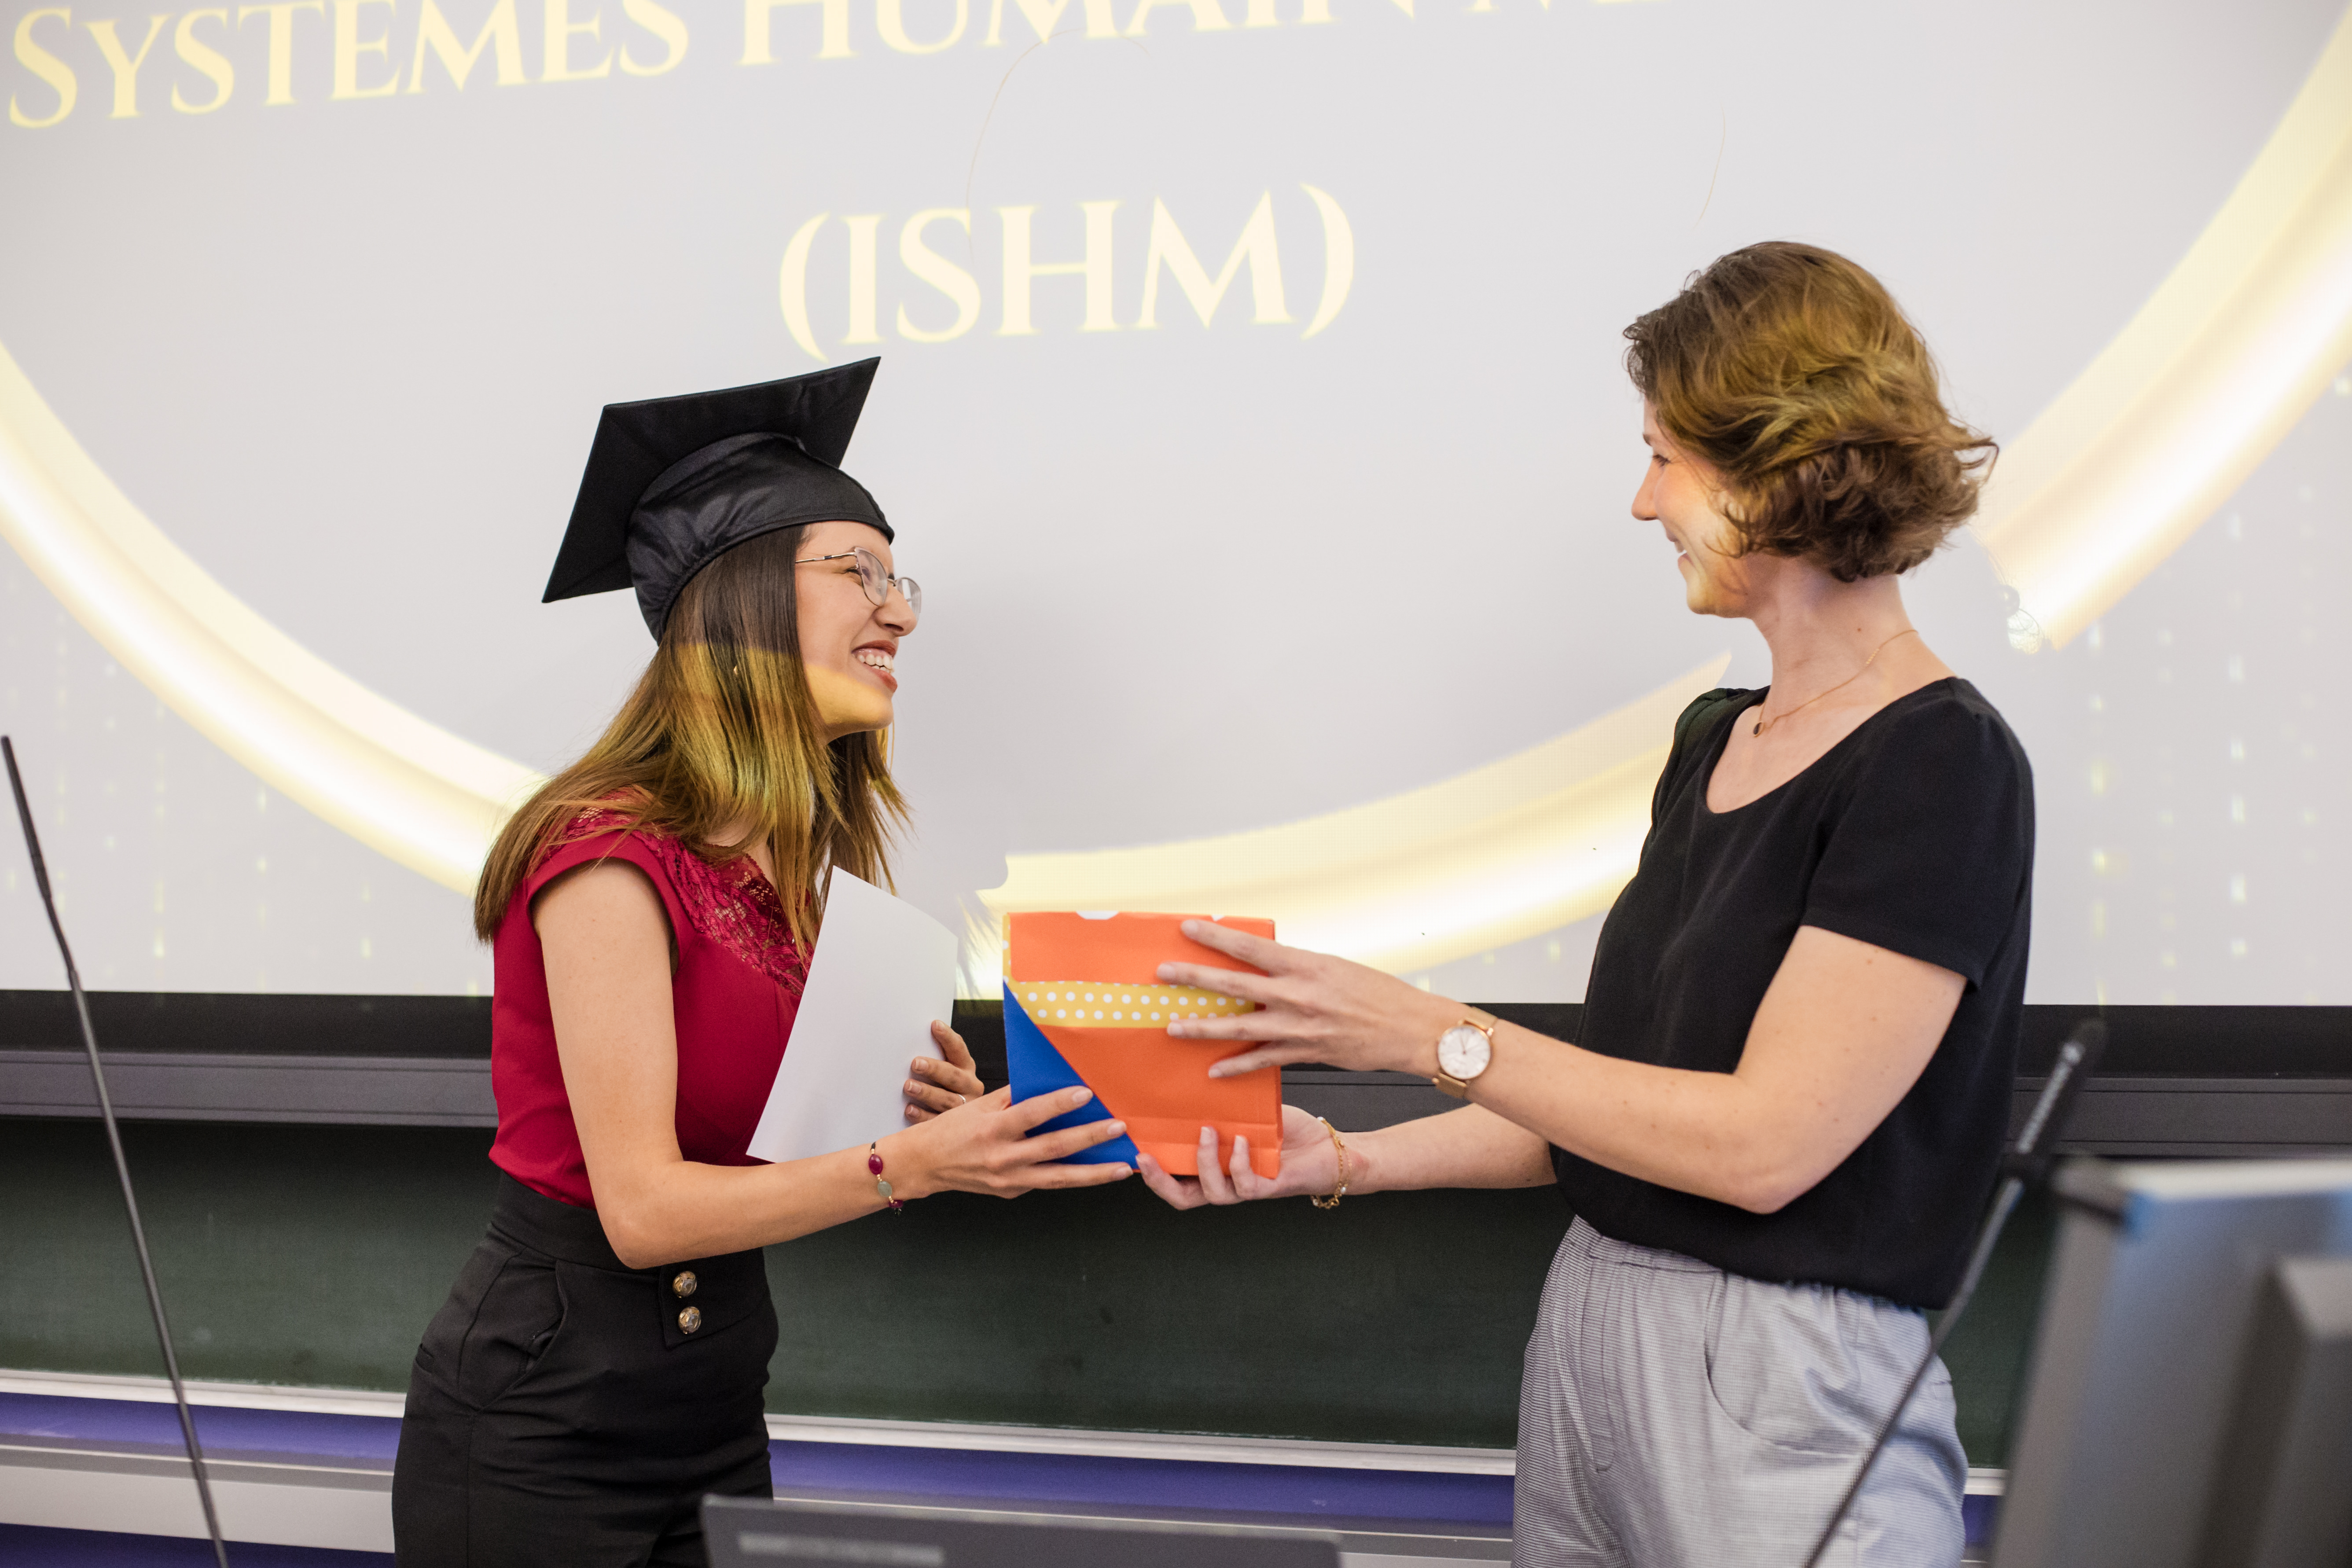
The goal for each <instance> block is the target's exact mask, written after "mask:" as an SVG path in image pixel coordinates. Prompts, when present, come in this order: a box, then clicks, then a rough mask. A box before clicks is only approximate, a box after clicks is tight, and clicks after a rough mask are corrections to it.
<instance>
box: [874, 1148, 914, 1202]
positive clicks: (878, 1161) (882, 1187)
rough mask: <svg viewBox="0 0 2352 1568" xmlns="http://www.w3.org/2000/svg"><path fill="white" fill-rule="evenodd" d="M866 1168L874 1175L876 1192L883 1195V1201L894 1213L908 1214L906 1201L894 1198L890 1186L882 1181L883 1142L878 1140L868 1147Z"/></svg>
mask: <svg viewBox="0 0 2352 1568" xmlns="http://www.w3.org/2000/svg"><path fill="white" fill-rule="evenodd" d="M866 1169H867V1170H869V1171H871V1172H873V1173H874V1190H875V1191H876V1192H877V1193H880V1194H882V1201H883V1202H884V1203H886V1204H888V1205H890V1208H891V1211H892V1212H893V1213H896V1214H904V1213H906V1212H907V1204H906V1200H905V1199H903V1198H894V1197H892V1196H891V1195H890V1184H889V1183H887V1182H886V1181H884V1180H883V1179H882V1141H881V1140H880V1139H878V1138H877V1139H876V1140H875V1141H874V1142H871V1143H868V1144H867V1145H866Z"/></svg>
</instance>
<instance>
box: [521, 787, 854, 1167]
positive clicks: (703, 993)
mask: <svg viewBox="0 0 2352 1568" xmlns="http://www.w3.org/2000/svg"><path fill="white" fill-rule="evenodd" d="M620 820H621V819H620V818H619V817H618V816H614V815H613V814H611V813H607V812H600V813H594V814H592V815H590V816H583V817H581V818H579V819H578V820H576V821H574V822H573V823H572V826H571V829H570V830H569V831H568V833H567V834H566V836H565V838H564V841H563V842H562V843H561V844H559V845H558V846H557V847H556V848H555V849H554V850H553V851H552V852H551V853H550V854H549V855H548V856H547V858H545V859H543V860H542V861H541V863H540V865H539V867H538V868H537V869H536V870H534V871H533V872H532V873H531V874H530V876H529V877H527V878H525V879H523V883H522V885H521V886H520V888H518V889H515V896H514V900H513V901H512V902H511V903H509V905H508V906H507V913H506V920H505V921H504V922H503V923H502V924H501V925H500V926H499V934H498V937H497V939H496V941H495V942H493V943H492V945H491V954H492V959H493V963H494V964H495V967H496V975H497V981H496V987H495V989H494V991H493V993H492V995H491V1000H490V1087H491V1089H492V1091H493V1092H494V1093H495V1094H496V1095H497V1097H498V1102H499V1133H498V1138H497V1140H496V1141H495V1142H493V1143H492V1144H491V1145H490V1159H491V1161H492V1163H495V1164H497V1165H498V1166H499V1169H501V1170H503V1171H505V1172H506V1173H508V1174H509V1175H510V1176H512V1177H514V1179H515V1180H517V1181H519V1182H520V1183H522V1184H524V1185H525V1186H527V1187H530V1189H531V1190H532V1191H534V1192H537V1193H542V1194H546V1195H547V1196H548V1197H551V1198H554V1199H556V1200H558V1201H559V1202H562V1203H567V1204H572V1205H577V1206H579V1207H582V1208H594V1207H595V1206H596V1200H595V1194H593V1193H592V1192H591V1191H590V1190H589V1186H588V1164H587V1162H586V1160H585V1159H584V1158H583V1157H582V1154H581V1152H580V1133H579V1130H578V1129H577V1128H576V1127H575V1126H574V1125H573V1124H572V1101H571V1100H570V1099H569V1097H567V1096H566V1095H565V1093H564V1090H563V1068H562V1063H561V1062H560V1061H559V1060H558V1058H557V1057H556V1052H555V1026H554V1023H553V1021H552V1019H551V1016H550V1014H549V1010H548V1001H547V962H546V955H545V953H544V952H542V951H541V947H540V943H539V932H538V931H536V930H534V929H533V928H532V926H531V923H530V900H531V899H532V898H533V897H534V896H536V895H537V894H538V892H539V890H540V889H541V888H544V887H545V886H547V884H548V883H549V882H550V881H551V880H552V879H555V878H556V877H559V876H561V875H562V873H564V872H566V871H568V870H571V869H572V868H573V867H575V866H581V865H585V864H587V863H589V862H592V861H596V860H604V859H614V860H626V861H628V862H629V863H630V864H631V865H633V866H635V867H637V868H640V869H641V870H643V871H644V872H645V873H646V876H647V877H649V878H651V879H653V884H654V887H655V889H656V891H658V892H659V893H660V894H661V900H662V907H663V908H664V909H665V910H667V911H668V913H669V927H670V931H671V933H672V935H673V936H674V937H675V938H676V940H677V971H676V973H673V974H672V975H671V976H670V994H671V997H672V1006H673V1009H674V1012H675V1016H676V1018H677V1145H678V1148H679V1150H680V1151H681V1152H684V1154H685V1155H686V1157H687V1158H688V1159H689V1160H693V1161H696V1162H698V1163H703V1164H709V1165H755V1164H758V1163H759V1162H758V1161H756V1160H754V1159H752V1158H751V1156H750V1155H748V1154H746V1153H745V1152H743V1149H744V1145H745V1144H747V1143H749V1142H751V1131H752V1129H753V1128H754V1127H756V1126H758V1125H759V1121H760V1112H761V1109H762V1108H763V1107H764V1106H765V1105H766V1104H767V1100H768V1089H769V1088H770V1086H771V1085H772V1084H773V1083H774V1082H775V1079H776V1068H777V1065H778V1064H779V1063H781V1062H782V1060H783V1057H784V1042H785V1041H786V1040H787V1039H788V1038H789V1037H791V1035H792V1032H793V1015H794V1014H795V1013H797V1012H798V1011H799V1008H800V996H801V986H802V984H803V981H804V980H805V979H806V978H807V974H808V963H807V961H806V960H805V959H804V958H803V956H802V954H801V952H800V950H799V949H798V948H797V947H795V946H794V945H793V940H792V934H791V931H790V929H789V928H788V927H787V926H786V924H785V921H784V909H783V905H782V901H781V900H778V898H777V896H776V890H775V889H773V888H772V887H771V886H770V885H769V883H768V879H767V878H765V877H764V876H762V875H761V873H760V868H759V867H758V866H756V865H754V864H753V863H752V861H751V858H749V857H748V856H747V857H745V858H740V859H738V860H734V861H731V862H730V863H729V864H727V865H725V866H713V865H711V864H710V863H709V861H707V860H704V859H703V858H701V857H700V856H698V855H697V854H695V853H694V852H693V851H692V850H690V849H688V848H687V847H686V846H684V845H683V844H680V843H678V842H677V840H676V839H674V838H666V837H661V836H659V835H657V834H653V833H648V832H644V831H636V832H616V831H614V827H615V826H617V824H618V823H619V822H620Z"/></svg>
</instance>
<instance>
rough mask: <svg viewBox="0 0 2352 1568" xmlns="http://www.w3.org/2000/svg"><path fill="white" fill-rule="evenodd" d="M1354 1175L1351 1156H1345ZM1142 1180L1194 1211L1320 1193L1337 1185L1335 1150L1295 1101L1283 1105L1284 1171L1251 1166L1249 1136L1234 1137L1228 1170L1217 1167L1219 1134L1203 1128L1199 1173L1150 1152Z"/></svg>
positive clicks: (1174, 1203) (1318, 1124)
mask: <svg viewBox="0 0 2352 1568" xmlns="http://www.w3.org/2000/svg"><path fill="white" fill-rule="evenodd" d="M1355 1164H1356V1158H1355V1156H1352V1155H1351V1156H1350V1157H1349V1174H1350V1176H1351V1177H1352V1176H1353V1174H1354V1167H1355ZM1140 1169H1141V1172H1142V1175H1143V1184H1144V1185H1145V1186H1147V1187H1150V1189H1151V1190H1152V1191H1153V1192H1155V1193H1158V1194H1160V1196H1161V1197H1162V1198H1165V1199H1166V1200H1167V1201H1168V1205H1169V1206H1170V1207H1171V1208H1180V1209H1196V1208H1199V1207H1200V1206H1201V1205H1202V1204H1245V1203H1249V1202H1251V1201H1253V1200H1255V1199H1257V1198H1287V1197H1297V1196H1299V1195H1301V1194H1306V1195H1311V1196H1318V1197H1319V1196H1320V1195H1322V1194H1325V1193H1328V1192H1330V1191H1331V1190H1333V1189H1334V1188H1336V1187H1337V1186H1339V1152H1338V1151H1337V1150H1335V1149H1334V1148H1332V1146H1331V1134H1330V1133H1328V1132H1327V1131H1324V1128H1323V1123H1321V1122H1320V1121H1317V1120H1316V1119H1315V1118H1313V1117H1312V1116H1309V1115H1307V1112H1305V1111H1303V1110H1299V1109H1298V1107H1297V1106H1295V1105H1286V1106H1284V1107H1283V1108H1282V1174H1280V1175H1278V1176H1276V1177H1274V1178H1272V1179H1271V1180H1268V1179H1267V1178H1266V1177H1264V1176H1261V1175H1259V1174H1258V1173H1256V1172H1255V1171H1254V1170H1252V1169H1250V1152H1249V1140H1248V1139H1247V1138H1244V1137H1241V1136H1238V1135H1236V1136H1235V1137H1234V1158H1233V1163H1232V1166H1231V1168H1230V1169H1227V1170H1223V1171H1220V1170H1218V1169H1217V1134H1216V1131H1215V1129H1213V1128H1209V1127H1203V1128H1202V1129H1201V1173H1200V1174H1199V1175H1197V1176H1173V1175H1171V1174H1169V1173H1168V1171H1167V1169H1166V1168H1165V1167H1164V1166H1162V1165H1161V1164H1160V1162H1159V1161H1157V1160H1155V1159H1153V1158H1152V1157H1151V1156H1150V1155H1149V1154H1146V1155H1144V1156H1142V1161H1141V1166H1140Z"/></svg>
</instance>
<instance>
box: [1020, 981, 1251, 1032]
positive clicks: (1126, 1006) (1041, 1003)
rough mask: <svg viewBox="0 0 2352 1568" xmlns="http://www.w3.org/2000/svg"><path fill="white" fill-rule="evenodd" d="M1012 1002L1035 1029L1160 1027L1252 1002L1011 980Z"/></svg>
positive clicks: (1165, 990)
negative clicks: (1013, 1001) (1179, 1019)
mask: <svg viewBox="0 0 2352 1568" xmlns="http://www.w3.org/2000/svg"><path fill="white" fill-rule="evenodd" d="M1008 984H1010V985H1011V987H1012V991H1013V999H1014V1000H1016V1001H1017V1002H1019V1003H1020V1004H1021V1005H1022V1008H1023V1010H1024V1011H1025V1012H1026V1013H1027V1014H1028V1015H1029V1016H1030V1018H1031V1019H1032V1020H1033V1021H1034V1022H1035V1023H1036V1024H1037V1026H1039V1027H1040V1028H1045V1027H1051V1026H1058V1027H1061V1028H1065V1029H1076V1028H1087V1029H1165V1028H1166V1027H1167V1026H1169V1024H1170V1023H1171V1021H1173V1020H1175V1019H1178V1018H1231V1017H1235V1016H1239V1015H1241V1014H1244V1013H1254V1012H1255V1011H1256V1010H1257V1004H1256V1003H1255V1002H1244V1001H1243V1000H1242V999H1241V998H1240V997H1238V996H1221V995H1219V994H1216V993H1215V992H1213V991H1197V990H1193V989H1191V988H1189V987H1187V986H1182V985H1106V984H1102V983H1101V982H1099V981H1089V980H1015V981H1012V982H1009V983H1008Z"/></svg>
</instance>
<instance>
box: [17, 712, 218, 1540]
mask: <svg viewBox="0 0 2352 1568" xmlns="http://www.w3.org/2000/svg"><path fill="white" fill-rule="evenodd" d="M0 757H5V759H6V760H7V763H8V787H9V788H10V789H11V790H13V791H14V792H15V793H16V820H17V821H18V822H20V823H22V824H23V825H24V828H25V848H26V852H27V853H29V854H30V855H31V856H32V858H33V882H34V885H35V886H36V887H37V888H39V889H40V890H41V904H42V907H43V908H45V909H47V910H48V912H49V930H50V931H53V932H55V933H56V935H57V939H58V953H59V955H60V956H62V957H63V958H64V959H65V961H66V984H68V986H70V987H71V988H72V990H73V999H74V1012H75V1014H76V1016H79V1018H80V1020H81V1043H82V1046H83V1047H84V1048H85V1049H87V1050H88V1051H89V1076H90V1079H91V1081H92V1082H94V1083H95V1084H97V1086H98V1114H99V1118H100V1121H104V1122H105V1123H106V1142H107V1143H108V1144H109V1146H110V1147H111V1148H112V1149H113V1151H114V1173H115V1175H116V1176H117V1177H119V1178H121V1183H122V1206H123V1209H124V1210H125V1211H126V1212H127V1213H128V1214H129V1215H131V1246H132V1247H134V1248H135V1249H136V1250H137V1251H138V1254H139V1276H140V1278H141V1279H144V1280H145V1281H146V1282H147V1309H148V1310H149V1311H150V1312H152V1313H153V1314H154V1318H155V1342H156V1343H157V1344H159V1345H161V1346H163V1370H164V1371H165V1372H166V1373H170V1374H171V1379H172V1402H173V1404H174V1405H177V1406H178V1407H179V1411H180V1436H181V1437H182V1439H183V1440H184V1441H185V1442H186V1444H187V1447H188V1468H190V1469H192V1470H194V1472H195V1477H196V1497H197V1500H199V1501H201V1502H202V1503H203V1504H204V1507H205V1531H208V1532H209V1533H210V1534H211V1536H212V1542H213V1561H214V1562H215V1563H216V1564H218V1568H228V1546H227V1544H226V1542H223V1541H222V1539H221V1527H220V1515H219V1513H218V1512H216V1511H215V1510H214V1508H213V1487H212V1481H211V1479H209V1478H207V1477H206V1476H205V1455H204V1450H203V1449H202V1448H201V1447H198V1445H197V1443H196V1418H195V1415H194V1413H193V1412H192V1411H190V1410H189V1408H188V1391H187V1389H186V1388H185V1387H184V1385H183V1384H181V1382H180V1358H179V1357H178V1356H177V1355H176V1354H174V1353H173V1350H172V1330H171V1327H170V1325H169V1324H168V1323H167V1322H166V1321H164V1317H163V1291H162V1290H160V1289H157V1288H156V1285H155V1265H154V1263H153V1261H152V1259H150V1258H148V1256H147V1227H146V1226H143V1225H142V1224H140V1223H139V1199H138V1197H137V1195H136V1194H133V1193H132V1192H131V1163H130V1162H129V1161H128V1160H126V1159H124V1158H123V1155H122V1133H121V1129H119V1128H117V1127H116V1126H115V1124H114V1100H113V1099H112V1098H111V1097H110V1095H108V1093H107V1092H106V1069H105V1068H103V1067H101V1066H100V1065H99V1060H98V1031H96V1030H95V1029H93V1028H91V1027H90V1023H89V997H88V996H86V995H85V994H83V993H82V988H81V971H79V969H76V968H75V967H74V959H73V949H72V948H70V947H68V946H67V945H66V928H65V926H64V925H63V924H62V923H61V922H60V921H58V900H57V896H56V895H55V894H53V893H52V892H50V890H49V868H48V864H47V862H46V861H44V860H43V859H42V858H41V839H40V836H39V835H38V834H37V833H36V832H34V830H33V807H32V803H31V802H29V801H28V800H26V798H25V780H24V778H23V776H22V775H21V774H19V773H17V772H16V746H15V745H14V744H12V743H11V742H10V741H9V739H8V737H7V736H5V735H0Z"/></svg>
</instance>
